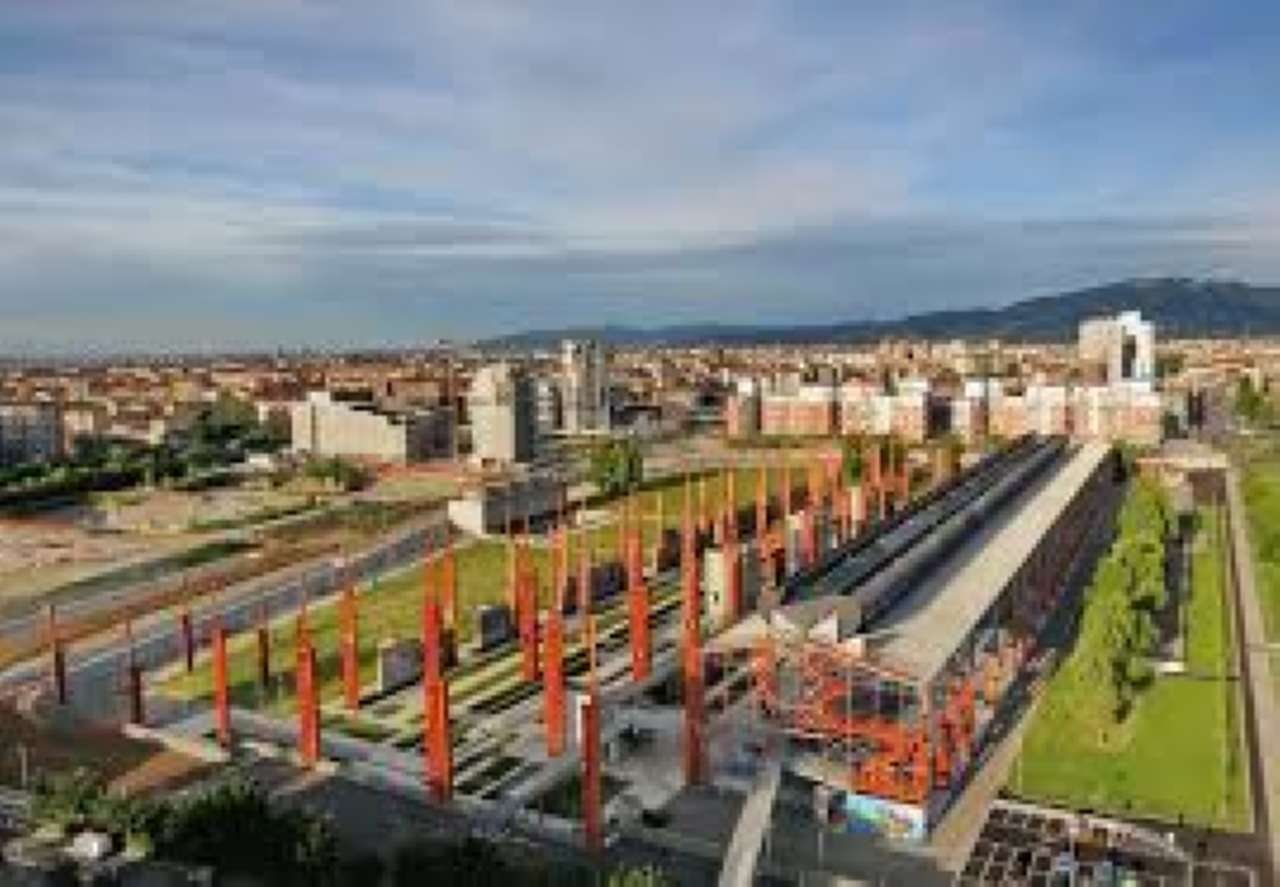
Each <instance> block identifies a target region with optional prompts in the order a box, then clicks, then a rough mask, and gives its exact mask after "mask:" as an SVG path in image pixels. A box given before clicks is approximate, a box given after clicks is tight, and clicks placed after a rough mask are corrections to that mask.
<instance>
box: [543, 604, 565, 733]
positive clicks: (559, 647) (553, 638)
mask: <svg viewBox="0 0 1280 887" xmlns="http://www.w3.org/2000/svg"><path fill="white" fill-rule="evenodd" d="M546 632H547V639H546V645H545V649H544V655H545V657H546V659H545V662H544V665H543V668H542V677H543V682H544V689H543V701H544V711H543V717H544V718H545V719H546V722H547V754H548V755H549V756H551V757H553V758H555V757H559V756H560V755H561V754H563V753H564V739H565V735H564V733H565V706H564V703H565V692H564V617H563V616H562V615H561V614H560V611H559V610H552V611H550V612H549V613H548V614H547V620H546Z"/></svg>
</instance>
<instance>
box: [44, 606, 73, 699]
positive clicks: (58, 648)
mask: <svg viewBox="0 0 1280 887" xmlns="http://www.w3.org/2000/svg"><path fill="white" fill-rule="evenodd" d="M49 659H50V668H51V670H52V671H53V692H54V695H55V696H56V697H57V700H58V704H59V705H66V704H67V699H68V698H69V697H68V693H67V651H66V648H65V647H64V646H63V641H62V636H61V634H60V632H59V631H58V613H57V610H55V609H54V607H53V605H52V604H50V605H49Z"/></svg>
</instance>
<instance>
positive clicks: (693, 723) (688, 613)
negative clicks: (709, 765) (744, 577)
mask: <svg viewBox="0 0 1280 887" xmlns="http://www.w3.org/2000/svg"><path fill="white" fill-rule="evenodd" d="M686 512H687V509H686ZM692 529H693V527H692V523H691V521H689V520H688V518H687V517H686V520H685V533H684V550H683V552H682V554H681V558H680V560H681V565H680V566H681V573H682V575H683V579H684V583H683V584H684V587H683V591H684V608H683V620H682V627H683V638H682V646H683V651H682V652H683V665H684V774H685V782H686V784H688V785H695V784H697V783H699V782H702V781H703V779H704V777H705V762H704V757H703V755H704V752H703V741H702V719H703V710H702V709H703V696H702V691H703V686H702V600H701V592H700V588H699V577H698V555H697V549H696V547H695V545H694V540H693V532H692Z"/></svg>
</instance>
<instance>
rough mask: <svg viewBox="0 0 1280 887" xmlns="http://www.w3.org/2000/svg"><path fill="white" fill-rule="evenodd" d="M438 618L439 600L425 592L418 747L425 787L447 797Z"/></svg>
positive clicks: (449, 754) (449, 755) (448, 751)
mask: <svg viewBox="0 0 1280 887" xmlns="http://www.w3.org/2000/svg"><path fill="white" fill-rule="evenodd" d="M440 622H441V617H440V602H439V600H438V599H437V598H436V596H435V595H434V594H432V593H430V592H428V594H427V595H426V596H425V599H424V601H423V607H422V690H423V700H422V729H423V737H422V738H423V746H422V747H423V756H424V764H425V769H426V781H427V787H428V788H429V789H430V791H431V794H432V796H433V797H434V798H435V799H436V800H437V801H447V800H449V798H450V797H452V795H453V749H452V740H451V737H450V729H449V685H448V684H447V683H446V682H445V680H444V673H443V666H442V661H441V654H442V644H441V637H440V629H441V625H440Z"/></svg>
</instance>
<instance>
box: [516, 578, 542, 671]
mask: <svg viewBox="0 0 1280 887" xmlns="http://www.w3.org/2000/svg"><path fill="white" fill-rule="evenodd" d="M517 622H518V624H519V629H520V654H521V655H520V662H521V676H522V677H523V678H524V680H526V681H529V682H531V683H532V682H533V681H536V680H537V679H538V578H537V573H535V572H534V570H533V566H532V565H531V564H526V565H524V568H523V569H522V570H521V575H520V586H519V600H518V607H517Z"/></svg>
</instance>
